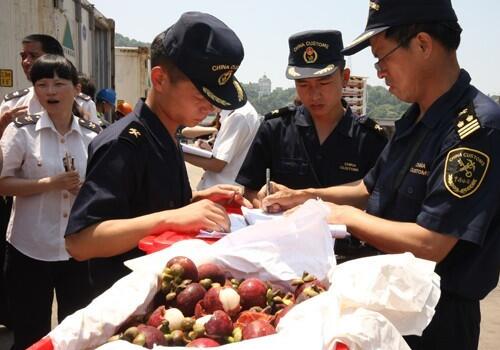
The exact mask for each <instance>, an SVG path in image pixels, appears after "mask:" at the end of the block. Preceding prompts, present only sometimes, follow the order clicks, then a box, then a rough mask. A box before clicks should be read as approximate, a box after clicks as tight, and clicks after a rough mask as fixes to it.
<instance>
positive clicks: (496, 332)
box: [0, 163, 500, 350]
mask: <svg viewBox="0 0 500 350" xmlns="http://www.w3.org/2000/svg"><path fill="white" fill-rule="evenodd" d="M186 167H187V169H188V175H189V180H190V182H191V187H192V188H193V189H194V188H195V187H196V185H197V184H198V181H199V180H200V179H201V175H202V174H203V170H202V169H200V168H197V167H194V166H192V165H190V164H187V163H186ZM52 310H53V312H52V313H53V315H56V314H57V304H56V303H55V302H54V304H53V307H52ZM498 315H500V284H499V285H498V286H497V288H496V289H495V290H493V291H492V292H491V293H490V294H489V295H488V297H486V298H485V299H484V300H483V301H482V302H481V318H482V320H481V336H480V338H479V350H498V349H499V348H500V318H499V317H498ZM56 325H57V318H56V317H55V316H54V317H52V326H53V327H55V326H56ZM11 346H12V334H11V333H10V332H9V331H8V330H7V329H6V328H5V327H3V326H0V350H9V349H10V347H11Z"/></svg>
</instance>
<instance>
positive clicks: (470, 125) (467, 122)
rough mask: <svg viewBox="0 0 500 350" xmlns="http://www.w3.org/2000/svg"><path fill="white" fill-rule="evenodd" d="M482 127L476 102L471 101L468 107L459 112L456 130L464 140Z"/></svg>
mask: <svg viewBox="0 0 500 350" xmlns="http://www.w3.org/2000/svg"><path fill="white" fill-rule="evenodd" d="M480 128H481V124H480V123H479V119H478V118H477V115H476V110H475V108H474V104H473V103H472V102H471V103H469V104H468V105H467V107H465V108H464V109H462V110H461V111H460V112H458V117H457V119H456V121H455V130H456V131H457V134H458V137H460V139H461V140H463V139H465V138H466V137H468V136H469V135H471V134H472V133H474V132H476V131H477V130H479V129H480Z"/></svg>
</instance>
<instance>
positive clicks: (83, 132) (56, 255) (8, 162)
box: [0, 112, 97, 261]
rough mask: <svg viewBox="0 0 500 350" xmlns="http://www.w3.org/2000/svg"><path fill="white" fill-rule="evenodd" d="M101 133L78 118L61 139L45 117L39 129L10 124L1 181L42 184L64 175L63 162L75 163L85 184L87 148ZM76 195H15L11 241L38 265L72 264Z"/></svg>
mask: <svg viewBox="0 0 500 350" xmlns="http://www.w3.org/2000/svg"><path fill="white" fill-rule="evenodd" d="M96 135H97V134H96V133H95V132H94V131H92V130H89V129H86V128H83V127H81V126H80V125H79V123H78V118H77V117H75V116H73V121H72V124H71V129H70V130H69V131H68V132H67V133H66V134H65V135H60V134H59V133H58V132H57V130H56V128H55V126H54V124H53V123H52V120H51V119H50V117H49V116H48V115H47V113H46V112H42V113H41V114H40V119H39V120H38V121H37V122H36V124H28V125H24V126H21V127H17V126H16V125H15V124H14V123H11V124H10V125H9V126H8V127H7V129H6V130H5V132H4V134H3V136H2V139H1V140H0V145H1V149H2V151H3V157H4V163H3V169H2V171H1V177H7V176H14V177H17V178H22V179H40V178H44V177H49V176H54V175H57V174H60V173H62V172H64V171H65V170H64V164H63V158H64V157H65V156H66V154H68V155H69V156H70V157H72V158H74V166H75V169H76V170H77V171H78V173H79V175H80V179H81V181H82V182H83V180H84V178H85V170H86V166H87V149H88V145H89V143H90V141H91V140H92V139H93V138H94V137H95V136H96ZM74 200H75V196H74V195H73V194H71V193H70V192H68V191H66V190H55V191H49V192H44V193H39V194H35V195H31V196H15V197H14V203H13V206H12V213H11V217H10V220H9V225H8V227H7V241H8V242H9V243H10V244H12V245H13V246H14V247H15V248H16V249H17V250H19V251H20V252H22V253H23V254H25V255H27V256H29V257H31V258H34V259H38V260H44V261H59V260H68V259H69V257H70V256H69V254H68V252H67V251H66V249H65V245H64V232H65V230H66V225H67V224H68V217H69V213H70V210H71V206H72V205H73V202H74Z"/></svg>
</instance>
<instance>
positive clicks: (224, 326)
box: [109, 256, 326, 349]
mask: <svg viewBox="0 0 500 350" xmlns="http://www.w3.org/2000/svg"><path fill="white" fill-rule="evenodd" d="M160 286H161V288H160V290H159V292H158V294H157V295H156V297H155V300H154V302H153V304H154V305H153V308H152V309H154V311H153V312H151V313H150V314H147V315H144V316H140V317H134V318H133V319H131V320H128V321H127V322H125V323H124V324H123V325H122V326H121V327H120V329H119V330H118V333H117V334H115V335H114V336H113V337H111V338H110V339H109V341H115V340H126V341H128V342H131V343H133V344H136V345H140V346H143V347H146V348H148V349H152V348H153V345H154V344H156V345H166V346H187V347H215V346H219V345H222V344H228V343H234V342H239V341H242V340H246V339H252V338H257V337H262V336H266V335H269V334H274V333H276V330H275V329H276V326H277V325H278V323H279V322H280V319H281V318H282V317H283V316H284V315H285V314H286V313H287V312H288V311H289V310H290V309H291V308H292V307H293V306H294V305H295V304H297V303H299V302H301V301H303V300H305V299H308V298H311V297H313V296H316V295H318V294H319V293H321V292H324V291H325V290H326V286H325V285H324V284H323V283H321V282H320V281H319V280H317V279H316V278H315V277H314V276H312V275H309V274H308V273H306V272H304V274H303V276H302V278H300V279H297V280H294V281H293V282H292V283H291V285H290V286H289V288H284V287H283V286H281V285H280V286H277V285H272V284H271V283H268V282H265V281H262V280H260V279H258V278H248V279H244V280H241V281H240V280H236V279H234V278H231V277H230V276H227V274H226V272H225V271H224V270H223V269H222V268H221V267H220V266H219V265H217V264H213V263H207V264H203V265H200V266H198V267H197V266H196V265H195V264H194V263H193V261H192V260H190V259H188V258H186V257H183V256H177V257H174V258H172V259H170V260H169V261H168V263H167V265H166V267H165V268H164V270H163V273H162V275H161V281H160Z"/></svg>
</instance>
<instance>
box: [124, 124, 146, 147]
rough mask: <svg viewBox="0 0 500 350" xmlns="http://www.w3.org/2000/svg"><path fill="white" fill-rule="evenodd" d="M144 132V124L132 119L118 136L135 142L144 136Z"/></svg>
mask: <svg viewBox="0 0 500 350" xmlns="http://www.w3.org/2000/svg"><path fill="white" fill-rule="evenodd" d="M145 133H146V130H145V129H144V126H143V125H142V124H141V123H138V122H136V121H133V122H131V123H130V124H129V125H127V126H126V127H125V128H124V129H123V131H122V133H121V134H120V138H122V139H125V140H128V141H130V142H132V143H137V142H138V141H141V140H143V139H144V137H146V135H145Z"/></svg>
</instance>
